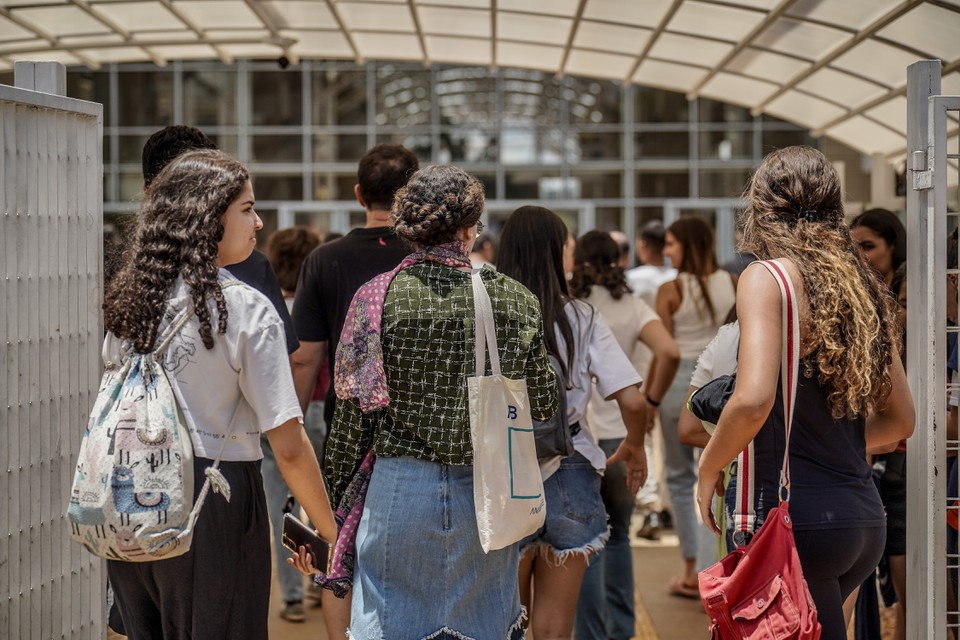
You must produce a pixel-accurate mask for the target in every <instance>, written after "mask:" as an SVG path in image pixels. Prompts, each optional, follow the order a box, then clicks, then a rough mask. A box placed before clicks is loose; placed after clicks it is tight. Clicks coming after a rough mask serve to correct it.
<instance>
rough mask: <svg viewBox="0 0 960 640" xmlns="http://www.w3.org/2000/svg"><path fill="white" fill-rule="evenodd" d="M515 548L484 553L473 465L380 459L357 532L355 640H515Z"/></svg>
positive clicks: (518, 623) (518, 620)
mask: <svg viewBox="0 0 960 640" xmlns="http://www.w3.org/2000/svg"><path fill="white" fill-rule="evenodd" d="M518 563H519V551H518V545H516V544H514V545H511V546H509V547H507V548H506V549H500V550H498V551H491V552H490V553H488V554H484V553H483V549H481V548H480V535H479V532H478V531H477V518H476V513H475V511H474V507H473V467H470V466H450V465H444V464H438V463H435V462H428V461H424V460H417V459H415V458H409V457H401V458H377V461H376V464H375V465H374V468H373V475H372V477H371V479H370V487H369V489H368V490H367V499H366V503H365V505H364V509H363V517H362V518H361V520H360V526H359V527H358V529H357V567H356V571H355V574H354V584H353V605H352V607H353V608H352V611H351V620H350V632H349V635H350V637H351V638H354V639H355V640H383V639H388V640H419V639H422V638H430V639H431V640H433V639H437V640H443V639H445V638H448V639H456V640H464V639H470V638H475V639H477V640H494V639H500V638H504V639H505V640H519V639H520V638H522V637H523V633H524V632H523V629H522V627H521V620H522V616H521V609H520V594H519V589H518V583H517V568H518Z"/></svg>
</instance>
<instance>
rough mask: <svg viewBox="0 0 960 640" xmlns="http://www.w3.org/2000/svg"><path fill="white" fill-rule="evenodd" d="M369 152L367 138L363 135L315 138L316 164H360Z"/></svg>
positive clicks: (316, 136) (314, 158)
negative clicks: (361, 159)
mask: <svg viewBox="0 0 960 640" xmlns="http://www.w3.org/2000/svg"><path fill="white" fill-rule="evenodd" d="M366 152H367V136H366V134H363V133H348V134H343V135H335V134H332V133H319V134H316V135H314V136H313V161H314V162H359V161H360V158H362V157H363V155H364V154H365V153H366Z"/></svg>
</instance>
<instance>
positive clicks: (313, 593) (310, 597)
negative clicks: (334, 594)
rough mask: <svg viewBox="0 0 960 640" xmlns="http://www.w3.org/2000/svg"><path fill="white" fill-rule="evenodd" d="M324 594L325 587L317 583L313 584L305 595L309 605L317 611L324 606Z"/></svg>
mask: <svg viewBox="0 0 960 640" xmlns="http://www.w3.org/2000/svg"><path fill="white" fill-rule="evenodd" d="M322 594H323V587H321V586H320V585H318V584H316V583H311V584H310V586H308V587H307V590H306V593H304V594H303V595H304V599H305V600H306V601H307V602H308V603H309V605H310V607H312V608H314V609H316V608H317V607H322V606H323V600H322V599H321V596H322Z"/></svg>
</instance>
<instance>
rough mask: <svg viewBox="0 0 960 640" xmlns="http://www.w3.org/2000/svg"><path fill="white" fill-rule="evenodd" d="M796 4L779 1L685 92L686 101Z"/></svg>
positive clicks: (789, 1) (696, 95) (795, 0)
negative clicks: (701, 78) (708, 71)
mask: <svg viewBox="0 0 960 640" xmlns="http://www.w3.org/2000/svg"><path fill="white" fill-rule="evenodd" d="M796 2H797V0H780V4H778V5H777V6H776V7H774V8H773V9H771V10H770V11H769V12H768V13H767V16H766V17H765V18H764V19H763V20H761V21H760V24H758V25H757V26H756V27H754V28H753V29H751V30H750V33H748V34H747V35H746V36H744V37H743V39H742V40H740V42H738V43H737V45H736V46H735V47H734V48H733V49H731V50H730V53H728V54H727V55H725V56H724V57H723V59H722V60H720V62H718V63H717V64H716V65H715V66H714V67H713V68H712V69H710V73H708V74H707V75H705V76H704V77H703V80H701V81H700V82H698V83H697V85H696V86H695V87H694V88H693V89H691V90H690V91H688V92H687V100H693V99H694V98H697V97H698V96H699V95H700V92H701V91H702V90H703V88H704V87H705V86H707V83H708V82H710V81H711V80H713V78H714V76H716V75H717V74H718V73H719V72H720V71H724V70H725V69H724V67H726V66H727V65H728V64H730V61H732V60H733V59H734V58H736V57H737V55H738V54H739V53H740V52H741V51H743V50H744V49H746V48H747V47H749V46H750V44H751V43H752V42H753V41H754V40H755V39H756V37H757V36H758V35H760V34H761V33H763V32H764V30H765V29H766V28H767V27H769V26H770V25H771V24H773V23H774V22H776V21H777V20H778V19H779V18H780V16H782V15H783V14H784V13H786V12H787V11H788V10H789V9H790V7H792V6H793V5H794V4H796Z"/></svg>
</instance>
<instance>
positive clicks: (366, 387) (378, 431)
mask: <svg viewBox="0 0 960 640" xmlns="http://www.w3.org/2000/svg"><path fill="white" fill-rule="evenodd" d="M483 207H484V197H483V187H482V185H481V184H480V182H479V181H478V180H477V179H476V178H474V177H473V176H471V175H469V174H467V173H466V172H464V171H462V170H461V169H458V168H456V167H450V166H430V167H426V168H424V169H421V170H420V171H418V172H416V173H415V174H413V176H412V177H411V178H410V181H409V182H408V183H407V185H406V186H405V187H403V188H401V189H400V190H399V191H398V192H397V194H396V198H395V200H394V204H393V216H394V229H395V231H396V233H397V235H398V236H400V237H401V238H403V239H404V240H406V241H407V242H409V243H410V244H411V245H413V247H414V248H415V249H416V251H415V252H414V253H413V254H411V255H410V256H409V257H408V258H406V259H405V260H404V261H403V262H401V263H400V265H399V266H398V267H397V268H396V269H395V270H394V271H391V272H388V273H385V274H381V275H380V276H377V277H376V278H374V279H373V280H371V281H370V282H368V283H367V284H365V285H364V286H363V287H362V288H361V289H360V290H359V291H358V292H357V294H356V296H355V297H354V299H353V302H352V303H351V306H350V310H349V312H348V313H347V319H346V323H345V324H344V329H343V334H342V335H341V338H340V347H339V349H338V351H337V360H336V369H335V373H334V384H335V387H336V391H337V397H338V399H339V401H338V402H337V408H336V414H335V416H334V422H333V428H332V431H331V435H330V440H329V441H328V444H327V470H328V473H329V480H330V488H331V492H332V494H333V499H334V501H335V504H336V503H339V501H340V499H341V497H342V496H343V495H344V493H345V492H346V491H347V488H348V486H350V482H351V478H352V476H353V475H354V473H355V471H356V470H357V469H358V466H359V465H361V462H362V461H364V460H370V457H368V456H367V452H368V451H372V453H373V454H374V455H375V457H376V461H375V462H374V464H373V467H372V472H371V474H370V477H369V486H368V488H367V493H366V501H365V503H364V506H363V515H362V517H361V518H360V521H359V525H358V526H357V534H356V570H355V574H354V577H353V586H354V593H353V605H352V613H351V621H350V634H351V637H354V638H403V639H405V640H413V639H416V638H428V637H429V638H484V639H487V638H489V639H500V638H505V639H517V638H522V637H523V633H524V631H523V626H522V620H523V614H522V610H521V607H520V594H519V589H518V585H517V578H516V576H517V566H518V562H519V547H518V545H517V544H514V545H511V546H509V547H507V548H505V549H500V550H496V551H491V552H490V553H488V554H484V552H483V549H482V548H481V546H480V536H479V532H478V530H477V522H476V515H475V510H474V502H473V468H472V464H473V448H472V444H471V438H470V420H469V416H468V413H467V412H468V409H467V407H468V403H467V378H468V377H470V376H473V375H474V369H475V366H476V365H475V356H474V301H473V288H472V282H471V266H470V259H469V255H470V248H471V246H472V245H473V243H474V241H475V239H476V237H477V231H478V227H479V226H480V225H479V223H480V215H481V214H482V213H483ZM479 273H480V277H481V278H482V279H483V283H484V285H485V286H486V289H487V292H488V293H489V295H490V301H491V305H492V307H493V315H494V320H495V324H496V334H497V342H498V344H499V349H500V353H499V355H500V364H501V368H502V371H503V375H504V376H506V377H508V378H513V379H522V380H526V383H527V390H528V393H529V398H530V409H531V414H532V416H533V418H534V419H535V420H544V421H545V420H548V419H550V418H551V417H552V415H553V413H554V411H555V410H556V398H557V387H556V384H557V382H556V376H555V375H554V373H553V369H552V367H551V366H550V362H549V359H548V357H547V351H546V348H545V346H544V333H543V323H542V321H541V317H540V306H539V304H538V303H537V299H536V298H535V297H534V296H533V294H531V293H530V292H529V291H527V290H526V289H525V288H523V287H522V286H521V285H520V284H519V283H518V282H516V281H515V280H513V279H511V278H508V277H506V276H504V275H503V274H500V273H498V272H497V271H495V270H494V269H491V268H490V267H484V268H483V269H481V270H480V271H479ZM364 464H366V462H364Z"/></svg>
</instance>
